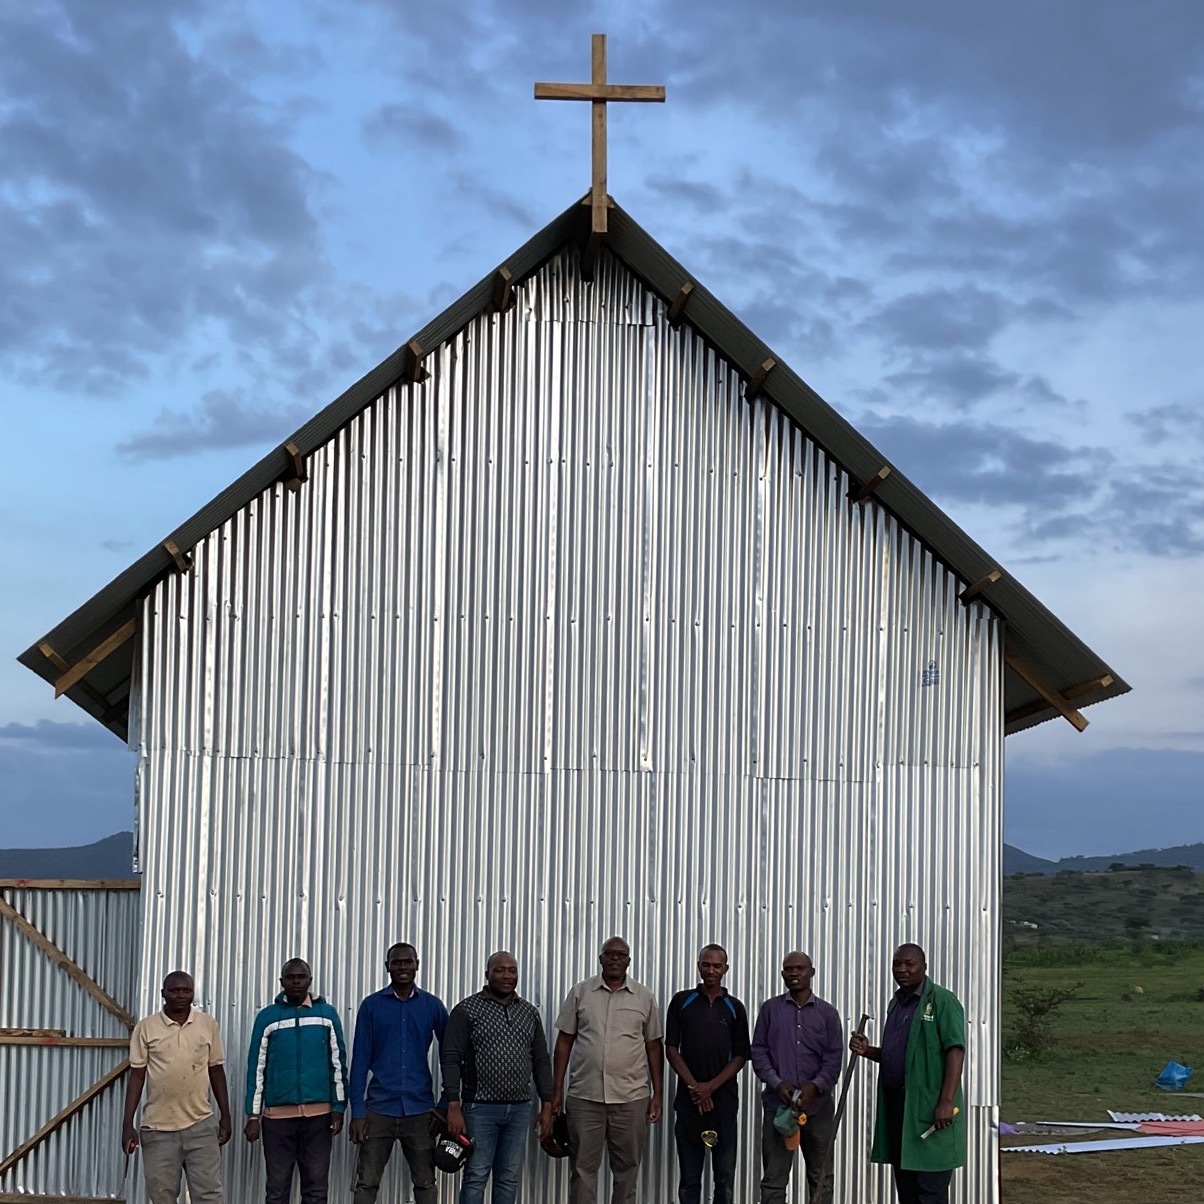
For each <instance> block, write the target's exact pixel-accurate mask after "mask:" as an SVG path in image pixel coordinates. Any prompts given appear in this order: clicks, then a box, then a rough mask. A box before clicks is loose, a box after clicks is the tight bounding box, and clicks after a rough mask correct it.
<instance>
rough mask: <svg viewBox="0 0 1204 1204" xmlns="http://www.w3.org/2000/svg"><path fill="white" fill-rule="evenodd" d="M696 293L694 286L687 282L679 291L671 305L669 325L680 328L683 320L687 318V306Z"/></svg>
mask: <svg viewBox="0 0 1204 1204" xmlns="http://www.w3.org/2000/svg"><path fill="white" fill-rule="evenodd" d="M693 291H694V285H693V283H692V282H691V281H689V280H687V281H686V282H685V284H683V285H682V286H681V288H679V289H678V290H677V296H676V297H674V298H673V300H672V301H671V302H670V304H669V325H670V326H680V325H681V320H682V318H684V317H685V316H686V304H687V303H688V302H689V300H690V294H691V293H692V292H693Z"/></svg>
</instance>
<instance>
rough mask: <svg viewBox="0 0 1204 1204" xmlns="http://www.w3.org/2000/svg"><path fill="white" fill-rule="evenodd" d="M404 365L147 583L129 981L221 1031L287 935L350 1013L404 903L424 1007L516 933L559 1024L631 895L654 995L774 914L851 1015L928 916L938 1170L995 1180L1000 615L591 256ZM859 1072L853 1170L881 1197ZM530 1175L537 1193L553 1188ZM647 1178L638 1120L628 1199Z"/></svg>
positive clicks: (239, 1035) (262, 991) (241, 1191)
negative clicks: (172, 999)
mask: <svg viewBox="0 0 1204 1204" xmlns="http://www.w3.org/2000/svg"><path fill="white" fill-rule="evenodd" d="M426 363H427V366H428V367H429V368H430V370H431V374H432V375H431V378H430V380H429V381H428V382H427V383H425V384H424V385H421V386H416V387H412V388H403V389H401V390H398V391H394V392H390V393H389V394H388V395H387V396H385V397H383V398H382V399H380V400H379V401H378V402H376V403H375V404H373V405H372V406H370V407H369V408H368V410H366V411H365V412H364V413H363V415H362V416H361V417H360V418H359V419H357V420H356V421H355V422H354V423H352V424H351V425H350V426H349V427H347V428H346V429H344V430H343V431H342V432H340V434H339V435H338V436H336V438H334V439H333V440H332V441H331V442H330V443H329V444H328V445H327V446H326V447H325V448H324V449H323V450H322V451H320V452H319V453H316V454H315V455H313V456H312V457H311V458H310V460H309V463H308V468H309V481H308V483H307V484H306V485H305V486H304V487H303V488H302V489H301V490H300V491H299V492H297V493H290V492H288V491H286V490H284V489H283V488H279V487H278V488H276V489H275V490H273V491H271V492H270V493H268V494H265V495H264V496H262V497H261V498H260V499H259V500H258V501H257V502H256V503H255V504H254V505H252V506H250V507H248V508H247V509H246V510H245V511H243V512H242V513H240V514H238V515H237V516H235V517H234V518H233V519H231V520H230V521H229V522H228V523H227V524H226V525H225V526H223V527H222V528H221V529H220V530H219V531H216V532H215V533H214V534H213V535H212V536H210V537H209V539H207V540H206V541H205V542H204V543H203V544H201V545H200V546H198V547H197V548H196V550H195V556H196V564H195V567H194V569H193V570H192V571H191V572H190V573H188V574H187V575H186V576H182V577H178V576H173V577H171V578H169V579H168V580H166V581H164V582H163V583H162V584H161V585H160V586H159V587H158V588H157V589H156V591H155V593H154V594H153V596H152V597H151V598H150V599H149V600H148V601H147V603H146V604H145V606H144V609H143V615H142V632H141V640H142V644H141V651H140V656H139V661H140V667H139V677H140V691H141V694H140V697H139V696H138V694H137V693H136V702H137V703H138V705H137V707H136V713H137V715H138V720H137V725H136V727H135V731H136V733H137V735H136V739H137V740H138V742H139V746H140V753H141V760H140V779H139V796H140V810H141V816H140V843H141V859H142V868H143V870H144V873H145V876H146V890H145V897H146V903H147V923H146V932H147V934H148V940H147V942H146V944H145V946H144V949H143V954H142V975H143V1003H144V1005H145V1006H146V1007H148V1008H149V1007H151V1006H153V1005H154V1003H155V1000H156V998H157V983H158V980H159V978H160V977H161V975H162V973H163V972H164V970H165V969H166V968H169V967H170V966H172V965H174V964H175V963H176V962H178V961H181V960H183V961H185V962H190V963H191V964H193V965H194V966H195V968H196V973H197V978H198V987H199V990H200V992H201V995H202V996H203V997H204V999H205V1001H206V1003H207V1005H208V1006H210V1007H211V1008H212V1009H213V1010H214V1011H215V1012H216V1013H217V1015H218V1016H219V1018H220V1019H221V1021H222V1023H223V1025H224V1028H225V1031H226V1034H227V1037H228V1041H229V1045H230V1047H231V1050H232V1051H238V1050H240V1049H241V1048H242V1046H243V1044H244V1042H245V1039H246V1037H247V1034H248V1032H249V1027H250V1023H251V1019H252V1016H253V1013H254V1010H255V1008H256V1007H257V1006H259V1005H261V1004H262V1003H264V1002H265V1001H266V1000H267V999H268V998H269V996H270V994H271V992H272V990H273V989H274V981H275V976H276V973H277V971H278V967H279V964H280V963H281V962H282V961H283V960H284V959H285V958H286V957H287V956H290V955H293V954H301V955H304V956H306V957H308V958H309V959H310V960H311V961H312V962H313V964H314V966H315V971H316V976H317V983H318V987H319V988H320V989H321V990H322V991H324V992H325V993H327V994H328V995H329V996H330V997H331V998H332V999H333V1001H334V1002H335V1003H336V1004H337V1005H338V1006H339V1007H340V1009H341V1010H342V1012H343V1015H344V1017H345V1019H346V1022H347V1026H348V1028H349V1029H350V1027H351V1022H352V1019H353V1016H354V1011H355V1007H356V1004H357V1002H358V1000H359V998H360V997H361V996H362V995H363V994H365V993H366V992H367V991H368V990H370V989H372V988H374V987H376V986H378V985H383V982H384V974H383V967H382V962H383V954H384V949H385V947H386V945H387V944H389V943H390V942H391V941H393V940H396V939H399V938H405V939H409V940H413V941H414V942H415V943H416V944H417V945H418V946H419V949H420V952H421V955H422V962H423V966H422V975H421V980H422V981H423V983H424V984H425V985H426V986H427V987H428V988H429V989H432V990H434V991H436V992H437V993H439V994H440V995H441V996H443V998H444V999H445V1000H446V1001H447V1003H448V1004H449V1006H450V1005H451V1004H453V1003H454V1002H455V1001H456V1000H458V999H459V998H461V997H462V996H463V995H465V994H467V993H468V992H469V991H471V990H473V989H474V988H475V987H477V986H478V985H479V983H480V980H481V971H482V967H483V964H484V960H485V957H486V955H487V954H488V953H489V952H490V951H491V950H492V949H494V948H498V947H508V948H511V949H513V950H514V951H515V953H516V954H517V956H518V958H519V961H520V966H521V972H522V976H523V983H522V988H521V989H522V990H523V993H524V994H525V995H527V996H528V997H529V998H531V999H533V1000H534V1001H535V1002H536V1003H538V1005H539V1006H540V1007H541V1008H542V1009H543V1012H544V1015H545V1017H546V1019H547V1020H548V1022H549V1024H550V1022H551V1020H552V1018H553V1016H554V1015H555V1012H556V1008H557V1005H558V1004H559V1002H560V999H561V997H562V996H563V994H564V992H565V991H566V990H567V988H568V987H569V986H570V985H571V984H572V983H573V982H574V981H575V980H576V979H578V978H580V977H582V976H584V975H586V974H589V973H592V972H593V971H594V969H595V967H596V956H597V950H598V947H599V945H600V944H601V942H602V941H603V940H604V939H605V938H606V937H607V936H609V935H611V934H612V933H614V932H618V933H621V934H623V935H625V936H626V937H628V938H629V940H630V941H631V944H632V947H633V957H634V965H633V973H634V974H635V975H636V976H637V977H638V978H641V979H642V980H643V981H645V982H647V983H649V984H650V985H651V986H653V988H654V989H655V990H656V992H657V994H658V996H659V997H660V998H661V1001H662V1003H664V1002H666V1001H667V999H668V996H669V995H670V994H671V993H672V991H674V990H676V989H679V988H682V987H685V986H688V985H691V984H692V982H693V962H694V958H695V954H696V952H697V949H698V947H699V946H700V945H701V944H703V943H704V942H706V941H710V940H718V941H720V942H722V943H724V944H726V945H727V947H728V948H729V950H730V952H731V961H732V973H731V976H730V982H729V986H730V987H731V989H732V990H733V992H734V993H736V994H738V995H740V996H741V997H742V998H744V1000H745V1001H746V1003H747V1004H748V1005H749V1008H750V1011H752V1012H754V1013H755V1009H756V1007H757V1005H758V1004H759V1003H760V1002H761V1000H763V999H764V998H765V997H766V996H767V995H768V994H770V993H773V992H775V991H776V989H777V987H778V984H779V980H778V977H777V970H778V966H779V964H780V960H781V957H782V956H783V954H784V953H785V952H787V951H788V950H790V949H792V948H795V947H803V948H805V949H807V950H809V951H810V952H811V953H812V954H813V956H814V958H815V961H816V964H817V965H818V967H819V975H818V979H817V984H816V985H817V989H818V990H819V992H820V993H821V994H823V995H824V996H826V997H827V998H829V999H830V1000H831V1001H832V1002H833V1003H834V1004H835V1005H836V1006H837V1007H838V1008H839V1009H840V1010H841V1012H842V1014H844V1015H845V1016H846V1017H850V1018H851V1020H850V1023H852V1022H855V1018H856V1016H857V1014H858V1013H859V1012H860V1011H861V1010H862V1009H865V1010H868V1011H870V1012H872V1013H874V1014H875V1015H877V1016H879V1017H881V1016H882V1014H883V1012H884V1008H885V1003H886V999H887V996H888V993H889V989H890V986H891V983H890V978H889V965H888V963H889V958H890V953H891V950H892V949H893V947H894V945H895V944H896V942H897V941H898V940H900V939H904V938H908V939H919V940H920V941H922V942H924V943H926V945H927V946H928V948H929V952H930V956H931V964H932V971H933V974H934V977H936V978H937V979H938V980H939V981H941V982H943V983H945V984H946V985H948V986H950V987H951V988H953V989H954V990H956V991H957V992H958V994H959V995H960V996H961V997H962V998H963V1000H964V1001H965V1003H966V1005H967V1013H968V1019H969V1023H970V1032H971V1037H970V1050H969V1059H968V1071H967V1087H968V1102H969V1109H970V1117H969V1120H970V1126H971V1132H972V1136H971V1142H972V1144H971V1150H972V1153H971V1163H972V1167H971V1170H970V1171H968V1172H967V1173H966V1174H965V1175H962V1176H959V1179H960V1180H961V1182H962V1184H963V1186H962V1188H961V1189H960V1191H961V1197H960V1198H962V1199H970V1200H974V1201H975V1202H976V1204H977V1202H986V1201H992V1200H994V1199H995V1198H996V1193H997V1189H996V1186H995V1166H996V1157H995V1137H994V1128H993V1126H994V1124H995V1121H996V1117H997V1105H998V1061H997V1043H998V1042H997V1039H998V1022H999V984H998V954H999V946H998V933H997V918H998V893H997V892H998V878H999V868H1000V857H1001V826H1000V818H1001V817H1000V804H1001V775H1002V763H1001V757H1002V727H1003V724H1002V715H1001V639H1002V633H1001V630H1000V628H999V625H998V624H997V622H996V621H995V620H994V619H993V617H992V616H991V614H990V612H988V611H987V610H985V609H984V608H983V607H981V606H979V605H972V606H970V607H968V608H965V607H962V606H961V605H960V604H959V602H958V601H957V589H958V584H957V582H956V580H955V579H954V578H953V576H952V575H951V574H949V573H948V572H947V571H946V570H945V569H944V568H943V567H942V566H941V565H940V564H938V563H936V562H934V560H933V559H932V557H931V556H930V555H929V554H928V553H927V552H926V551H924V550H923V549H922V548H920V547H919V546H918V545H917V544H916V543H915V542H914V540H912V539H911V538H910V537H909V536H908V535H907V534H906V533H905V532H902V531H901V530H900V529H899V528H898V526H897V525H896V524H895V523H894V522H893V521H892V520H891V519H889V518H888V517H887V516H886V515H884V513H883V512H882V511H881V510H880V509H879V508H878V507H876V506H874V505H873V504H872V503H871V504H866V505H864V506H860V507H858V506H853V505H852V504H850V503H849V502H848V500H847V499H846V490H847V488H848V481H847V479H846V478H845V477H844V476H843V474H842V473H841V472H839V471H838V470H837V469H836V468H835V467H834V466H833V465H832V464H831V462H830V461H829V460H828V459H827V458H826V457H825V456H824V455H823V453H822V452H821V451H820V449H818V448H817V447H815V446H814V445H813V444H812V443H811V442H810V441H809V440H808V439H807V438H806V437H805V435H804V433H803V432H801V431H799V430H798V429H796V428H794V427H793V426H791V424H790V423H789V422H787V421H786V420H785V419H784V418H783V416H782V415H781V413H780V412H779V411H777V410H776V409H775V407H774V406H773V404H772V402H770V401H769V400H767V399H765V398H762V399H760V400H757V401H755V402H753V403H752V404H749V403H746V402H745V401H744V399H743V389H742V385H741V382H740V379H739V376H738V374H737V373H735V372H734V371H733V370H732V369H731V367H730V366H729V365H728V364H727V363H725V362H724V361H723V360H722V359H721V358H720V357H719V356H718V355H717V354H716V353H715V352H714V351H713V350H712V349H711V348H709V347H707V346H706V345H705V344H703V343H702V342H701V341H700V340H699V339H697V338H696V337H695V336H694V335H693V334H692V333H691V332H690V330H689V329H688V328H683V329H681V330H673V329H672V328H670V327H669V326H668V325H667V323H666V321H665V318H664V312H663V307H662V306H661V304H660V303H659V301H657V300H656V299H655V298H653V297H651V296H650V295H649V294H647V293H646V292H645V291H644V290H643V288H642V287H641V286H640V285H639V284H638V283H637V282H636V281H634V280H633V278H632V277H630V276H629V275H628V274H627V273H626V272H625V270H624V269H622V268H621V267H620V266H619V265H618V264H617V263H616V262H615V261H614V260H611V259H609V258H607V257H606V256H605V255H604V256H603V258H602V260H601V262H600V265H599V268H598V273H597V277H596V281H595V282H594V283H583V282H582V281H581V280H580V278H579V276H578V274H577V272H576V267H575V262H574V258H573V256H572V255H571V254H567V253H566V254H565V255H564V256H561V257H560V258H558V259H556V260H554V261H552V262H551V263H550V264H548V265H547V266H546V267H545V269H544V270H543V271H541V272H540V274H539V275H538V276H537V277H535V278H534V279H533V280H531V281H530V282H529V283H528V284H527V285H525V286H524V287H523V288H522V289H520V290H517V301H516V304H515V306H514V307H513V308H512V309H511V311H510V312H509V313H507V314H506V315H504V316H498V315H485V316H482V317H480V318H479V319H477V320H475V321H474V322H473V323H472V324H471V325H470V326H469V327H468V328H467V329H466V330H465V331H464V333H463V334H462V335H460V336H459V337H458V338H456V339H455V340H453V341H452V342H451V343H449V344H448V345H446V346H444V347H443V348H441V349H439V350H438V351H437V352H435V353H434V354H432V355H431V356H430V357H429V358H428V360H427V361H426ZM670 1077H671V1076H670ZM232 1078H233V1080H234V1085H235V1090H236V1091H237V1090H238V1088H239V1086H240V1084H241V1080H242V1072H241V1068H238V1069H237V1070H236V1071H235V1073H234V1074H233V1075H232ZM869 1082H870V1076H868V1075H865V1074H862V1075H861V1081H860V1082H859V1083H858V1085H857V1087H856V1088H855V1097H854V1100H853V1106H852V1108H851V1111H850V1113H849V1116H848V1118H847V1121H846V1127H845V1130H844V1136H843V1138H842V1141H841V1145H840V1149H839V1153H838V1159H837V1168H838V1173H839V1174H840V1176H841V1179H842V1182H843V1184H844V1189H843V1194H842V1196H841V1198H842V1199H846V1200H849V1201H853V1200H856V1201H869V1200H878V1199H886V1198H887V1195H886V1190H887V1189H886V1184H885V1179H884V1178H883V1176H882V1175H881V1174H880V1173H879V1172H877V1171H871V1170H870V1169H869V1168H868V1167H867V1165H866V1163H865V1158H866V1150H867V1133H868V1129H869V1095H870V1092H869V1090H868V1086H869ZM743 1091H744V1099H745V1102H746V1110H745V1114H746V1120H747V1121H748V1123H749V1125H750V1130H749V1132H750V1138H749V1139H748V1140H746V1141H745V1145H744V1152H743V1155H742V1158H741V1194H742V1196H743V1197H744V1198H752V1195H753V1192H754V1185H755V1182H756V1178H757V1174H758V1171H757V1167H756V1148H757V1147H756V1144H755V1142H753V1141H752V1140H751V1125H752V1121H753V1118H754V1115H755V1109H754V1107H753V1106H752V1105H753V1098H754V1096H753V1084H752V1081H751V1071H749V1072H746V1075H745V1083H744V1088H743ZM340 1148H341V1149H342V1151H343V1152H341V1153H340V1154H338V1155H337V1156H336V1164H335V1170H334V1175H335V1181H336V1183H337V1184H339V1190H343V1189H344V1187H345V1186H346V1184H347V1183H348V1182H349V1179H350V1176H351V1166H352V1160H351V1157H350V1156H349V1154H348V1153H347V1152H346V1147H340ZM229 1158H230V1163H231V1171H232V1177H231V1183H232V1184H237V1185H238V1187H237V1188H235V1189H234V1193H233V1200H234V1204H242V1201H243V1200H246V1201H250V1200H252V1199H254V1198H255V1197H256V1196H257V1195H258V1193H259V1191H260V1190H261V1177H260V1169H259V1164H258V1158H257V1156H252V1155H251V1154H250V1153H249V1152H248V1151H247V1150H246V1148H245V1147H243V1146H242V1145H241V1142H240V1141H236V1143H235V1145H234V1146H233V1147H232V1151H231V1154H230V1155H229ZM529 1170H530V1173H529V1175H528V1178H527V1186H526V1188H525V1198H526V1199H529V1200H536V1199H539V1200H544V1199H552V1198H558V1197H559V1195H560V1194H562V1192H563V1190H564V1189H565V1182H564V1181H563V1178H562V1177H561V1174H562V1168H551V1167H550V1164H549V1163H548V1161H547V1160H546V1159H544V1158H543V1157H542V1155H539V1154H538V1152H537V1151H536V1152H535V1153H533V1155H532V1159H531V1162H530V1164H529ZM673 1174H674V1170H673V1158H672V1134H671V1128H670V1126H669V1125H668V1124H665V1125H662V1127H661V1129H660V1132H659V1134H658V1136H657V1138H656V1140H655V1141H654V1144H653V1149H652V1152H651V1154H650V1157H649V1158H648V1160H647V1163H646V1166H645V1171H644V1188H643V1198H646V1199H650V1200H651V1199H661V1198H664V1197H665V1196H666V1195H668V1194H669V1192H670V1191H671V1190H672V1186H673V1178H672V1177H673ZM795 1190H796V1193H797V1191H798V1184H796V1185H795ZM796 1198H798V1197H797V1195H796Z"/></svg>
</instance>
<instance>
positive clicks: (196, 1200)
mask: <svg viewBox="0 0 1204 1204" xmlns="http://www.w3.org/2000/svg"><path fill="white" fill-rule="evenodd" d="M138 1144H139V1145H140V1146H141V1147H142V1173H143V1175H144V1176H145V1177H146V1194H147V1196H148V1197H149V1198H150V1204H176V1201H177V1200H178V1199H179V1198H180V1176H181V1174H183V1176H184V1177H185V1178H186V1179H187V1180H188V1196H189V1199H190V1200H191V1201H192V1204H222V1154H221V1147H220V1146H219V1145H218V1144H217V1118H216V1117H214V1116H210V1117H208V1118H207V1119H205V1120H199V1121H197V1123H196V1124H195V1125H189V1127H188V1128H187V1129H177V1130H175V1131H167V1130H164V1129H145V1128H144V1129H140V1130H139V1132H138Z"/></svg>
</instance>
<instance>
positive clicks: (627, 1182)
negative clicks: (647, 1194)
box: [564, 1096, 648, 1204]
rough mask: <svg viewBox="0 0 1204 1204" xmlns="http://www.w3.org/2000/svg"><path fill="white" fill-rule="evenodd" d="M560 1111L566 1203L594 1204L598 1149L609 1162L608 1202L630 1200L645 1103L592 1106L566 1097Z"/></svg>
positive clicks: (643, 1138) (644, 1139)
mask: <svg viewBox="0 0 1204 1204" xmlns="http://www.w3.org/2000/svg"><path fill="white" fill-rule="evenodd" d="M564 1111H565V1114H566V1115H567V1116H568V1121H569V1167H570V1170H571V1178H570V1180H569V1204H597V1199H598V1170H599V1168H600V1167H601V1166H602V1154H603V1153H604V1152H605V1153H606V1154H607V1155H608V1157H609V1162H610V1174H611V1180H612V1186H611V1193H610V1199H611V1204H635V1188H636V1181H637V1180H638V1179H639V1174H640V1163H641V1162H643V1160H644V1151H645V1150H646V1149H647V1148H648V1101H647V1100H646V1099H639V1100H634V1101H633V1102H632V1103H630V1104H598V1103H595V1102H594V1101H593V1100H584V1099H576V1098H574V1097H573V1096H569V1098H568V1099H567V1100H566V1101H565V1105H564Z"/></svg>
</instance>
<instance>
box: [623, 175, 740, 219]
mask: <svg viewBox="0 0 1204 1204" xmlns="http://www.w3.org/2000/svg"><path fill="white" fill-rule="evenodd" d="M644 184H645V186H646V187H647V188H648V189H650V190H651V191H652V192H654V193H656V194H657V195H658V196H661V197H664V198H665V199H667V200H670V201H673V200H680V201H685V202H686V203H687V204H689V205H691V206H693V208H695V209H696V210H698V212H699V213H701V214H703V215H704V216H707V217H714V216H715V215H716V214H719V213H722V212H724V210H726V209H727V208H728V206H729V204H730V200H729V198H728V197H727V196H725V195H724V193H723V191H722V190H721V189H719V188H717V187H716V186H715V185H714V184H706V183H703V182H702V181H699V180H686V179H682V178H680V177H678V176H668V175H662V174H660V173H654V174H653V175H650V176H647V177H646V178H645V180H644Z"/></svg>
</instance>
